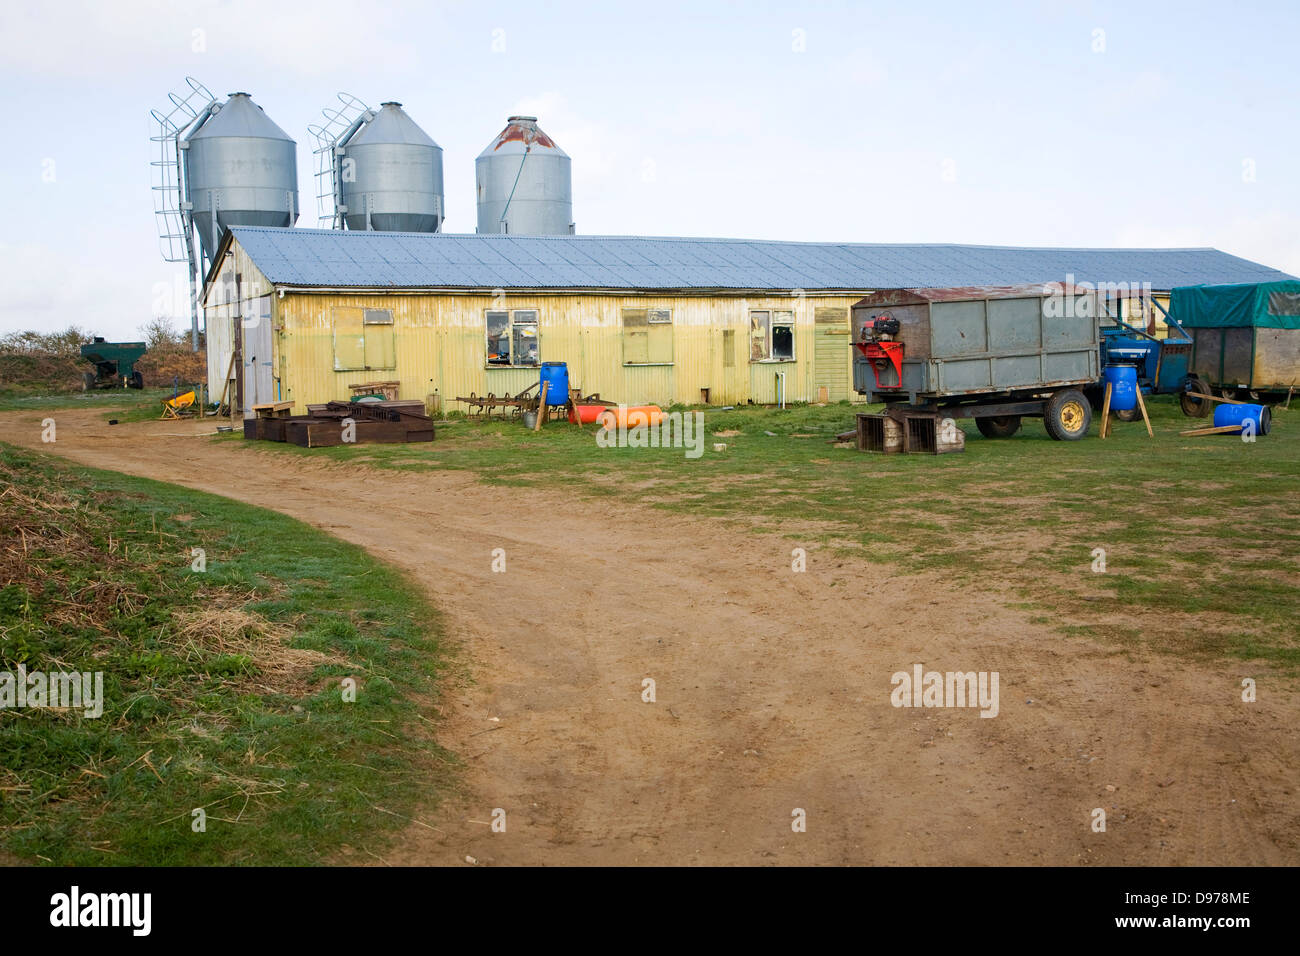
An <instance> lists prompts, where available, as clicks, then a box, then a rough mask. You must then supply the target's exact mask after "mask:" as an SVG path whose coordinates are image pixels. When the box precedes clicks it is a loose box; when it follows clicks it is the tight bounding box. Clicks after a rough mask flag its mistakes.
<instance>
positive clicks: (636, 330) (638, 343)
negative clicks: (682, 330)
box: [623, 309, 673, 365]
mask: <svg viewBox="0 0 1300 956" xmlns="http://www.w3.org/2000/svg"><path fill="white" fill-rule="evenodd" d="M623 364H624V365H672V364H673V313H672V311H671V310H669V309H624V310H623Z"/></svg>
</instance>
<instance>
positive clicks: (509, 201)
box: [474, 116, 573, 236]
mask: <svg viewBox="0 0 1300 956" xmlns="http://www.w3.org/2000/svg"><path fill="white" fill-rule="evenodd" d="M474 172H475V176H476V179H477V180H478V231H479V232H481V233H502V232H504V233H511V234H513V235H523V236H547V235H568V234H570V233H572V232H573V172H572V161H571V160H570V159H569V156H568V154H567V153H565V152H564V150H562V149H560V147H559V146H557V145H556V144H555V141H554V140H552V139H551V138H550V137H549V136H547V135H546V134H545V133H544V132H542V130H541V128H540V127H539V126H538V125H537V117H536V116H512V117H510V119H509V120H508V121H507V123H506V128H505V129H503V130H502V131H501V132H500V134H499V135H498V136H497V137H496V138H495V139H494V140H492V142H491V143H489V144H488V147H487V149H485V150H483V152H482V153H480V154H479V157H478V159H477V160H475V162H474Z"/></svg>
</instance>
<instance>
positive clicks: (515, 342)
mask: <svg viewBox="0 0 1300 956" xmlns="http://www.w3.org/2000/svg"><path fill="white" fill-rule="evenodd" d="M1070 277H1073V279H1074V281H1076V282H1082V281H1086V282H1092V283H1098V284H1101V285H1102V286H1103V287H1105V285H1106V284H1115V285H1117V286H1121V287H1124V288H1128V287H1135V288H1136V287H1143V285H1144V284H1145V287H1146V288H1148V289H1150V290H1151V291H1152V293H1153V296H1152V297H1153V298H1155V299H1156V300H1157V301H1160V300H1164V301H1167V298H1168V292H1169V290H1171V289H1173V288H1174V287H1176V286H1184V285H1192V284H1198V283H1224V282H1262V281H1272V280H1279V279H1287V278H1290V277H1289V276H1287V275H1285V274H1284V273H1281V272H1278V271H1277V270H1275V269H1270V268H1267V267H1265V266H1262V265H1259V264H1257V263H1253V262H1250V261H1247V260H1244V259H1240V258H1237V257H1235V256H1231V255H1228V254H1226V253H1223V252H1219V251H1217V250H1214V249H1144V250H1109V249H1031V248H1004V247H992V246H960V245H894V244H888V245H886V244H854V243H795V242H766V241H751V240H728V239H659V238H635V237H628V238H613V237H601V236H572V235H566V236H517V235H449V234H442V233H392V232H363V231H357V232H342V231H331V230H315V229H291V228H266V227H255V226H236V227H235V228H233V229H232V230H229V231H227V232H226V233H225V235H224V236H223V239H222V243H221V246H220V248H219V250H218V253H217V255H216V257H215V265H214V266H213V268H212V269H211V270H209V272H208V275H207V279H206V281H205V283H204V288H203V293H202V305H203V311H204V320H205V325H206V329H207V343H208V375H209V389H210V392H211V394H212V396H213V397H214V398H215V397H216V396H217V395H218V394H219V393H220V392H221V391H222V387H223V384H224V383H225V382H226V381H227V380H228V379H227V376H229V380H230V381H231V387H232V388H233V389H234V394H236V395H238V396H239V402H240V404H241V405H242V407H243V408H244V410H245V412H246V413H247V412H248V410H249V409H250V408H251V406H252V405H254V404H257V403H260V402H270V401H292V402H293V403H294V404H295V406H297V407H298V408H299V409H301V408H303V407H305V406H306V405H307V404H309V403H320V402H326V401H329V400H332V399H339V398H347V397H348V395H349V387H350V386H352V385H358V384H361V383H365V382H373V381H377V380H383V381H395V382H398V383H399V390H400V391H399V394H400V396H401V397H402V398H419V399H425V398H428V397H429V396H437V398H438V400H439V401H440V402H441V405H442V407H443V408H444V409H451V408H455V407H457V406H456V405H455V404H454V403H455V399H456V398H457V397H458V396H468V395H470V394H471V393H475V394H477V395H480V396H481V395H486V394H488V393H493V394H496V395H502V394H507V393H509V394H514V393H517V392H519V391H521V390H523V389H524V388H526V387H527V386H529V385H531V384H533V383H535V382H536V381H537V377H538V365H539V363H541V362H543V361H547V362H566V363H568V366H569V376H570V382H571V383H572V385H573V386H574V387H576V388H581V389H582V391H583V392H584V393H593V392H599V393H600V394H601V395H602V396H603V397H604V398H606V399H611V400H614V401H625V402H629V403H640V402H655V403H659V404H672V403H712V404H739V403H743V402H750V401H752V402H757V403H768V402H774V401H776V400H777V399H778V397H779V396H782V395H783V397H784V398H785V399H786V400H787V401H819V400H820V401H828V400H829V401H837V400H841V399H848V398H853V397H855V396H854V394H853V392H852V378H851V366H852V354H851V352H852V349H851V347H850V328H849V316H850V310H851V307H852V306H853V304H854V303H855V302H857V301H858V300H859V299H861V298H862V297H863V296H864V295H865V294H867V293H869V292H875V291H879V290H882V289H900V288H916V287H935V286H988V285H1005V284H1016V283H1037V282H1057V281H1063V280H1066V279H1068V278H1070ZM1116 304H1117V305H1119V306H1120V307H1121V308H1125V303H1123V302H1122V301H1121V302H1118V303H1116ZM241 370H242V371H241Z"/></svg>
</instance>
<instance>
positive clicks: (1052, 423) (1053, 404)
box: [1043, 388, 1092, 441]
mask: <svg viewBox="0 0 1300 956" xmlns="http://www.w3.org/2000/svg"><path fill="white" fill-rule="evenodd" d="M1043 425H1044V426H1045V427H1046V428H1047V434H1048V435H1050V436H1051V437H1052V438H1054V439H1056V440H1057V441H1078V440H1079V439H1080V438H1082V437H1083V436H1084V435H1086V434H1088V429H1089V428H1090V427H1092V406H1091V405H1089V404H1088V400H1087V399H1086V398H1084V397H1083V392H1081V391H1079V390H1078V389H1077V388H1063V389H1061V391H1059V392H1056V393H1054V394H1053V395H1052V397H1051V398H1049V399H1048V400H1047V406H1046V407H1045V408H1044V409H1043Z"/></svg>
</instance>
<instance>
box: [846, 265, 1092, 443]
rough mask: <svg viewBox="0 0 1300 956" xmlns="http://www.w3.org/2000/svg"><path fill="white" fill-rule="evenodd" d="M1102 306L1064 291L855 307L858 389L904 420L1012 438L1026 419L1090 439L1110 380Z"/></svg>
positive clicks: (983, 292) (901, 294) (921, 298)
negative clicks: (951, 422)
mask: <svg viewBox="0 0 1300 956" xmlns="http://www.w3.org/2000/svg"><path fill="white" fill-rule="evenodd" d="M1098 342H1099V320H1098V314H1097V297H1096V293H1095V292H1094V291H1092V290H1087V291H1083V290H1076V289H1074V288H1072V287H1070V286H1067V285H1064V284H1060V283H1049V284H1046V285H1041V284H1036V285H1024V286H998V287H960V288H941V289H891V290H884V291H880V292H874V293H872V294H871V295H868V296H867V297H866V298H864V299H862V300H861V301H860V302H858V303H857V304H856V305H855V306H854V307H853V345H854V350H855V355H854V363H853V386H854V389H855V390H856V391H858V392H859V393H861V394H863V395H865V396H867V400H868V401H870V402H885V403H886V404H887V405H888V406H889V407H890V410H891V411H897V412H901V413H903V414H918V415H926V414H929V415H936V416H937V415H942V416H944V417H949V418H973V419H975V424H976V426H977V427H978V428H979V430H980V434H982V435H984V436H985V437H987V438H1006V437H1009V436H1011V435H1014V434H1015V433H1016V432H1017V431H1019V429H1020V422H1021V419H1022V418H1042V419H1043V423H1044V426H1045V427H1046V429H1047V433H1048V435H1050V436H1051V437H1052V438H1054V439H1057V440H1058V441H1074V440H1077V439H1080V438H1082V437H1083V436H1084V435H1086V434H1087V433H1088V428H1089V426H1090V425H1091V424H1092V408H1091V405H1090V404H1089V402H1088V399H1087V398H1086V397H1085V395H1084V392H1083V389H1084V388H1088V387H1091V386H1093V385H1095V384H1096V382H1097V381H1098V379H1099V378H1100V377H1101V368H1100V366H1101V356H1100V352H1099V349H1098Z"/></svg>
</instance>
